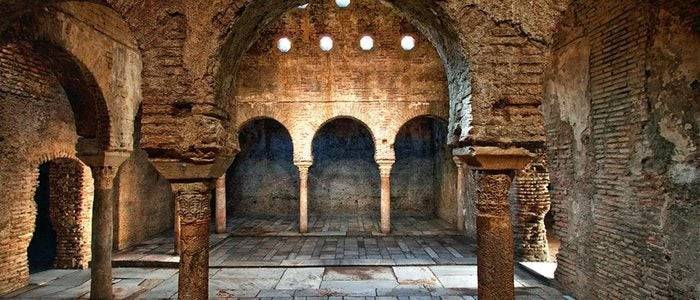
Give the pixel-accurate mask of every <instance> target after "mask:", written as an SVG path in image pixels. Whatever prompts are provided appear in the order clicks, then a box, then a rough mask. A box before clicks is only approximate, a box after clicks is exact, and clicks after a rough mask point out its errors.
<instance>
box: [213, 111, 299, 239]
mask: <svg viewBox="0 0 700 300" xmlns="http://www.w3.org/2000/svg"><path fill="white" fill-rule="evenodd" d="M239 141H240V144H241V152H240V153H238V155H237V156H236V159H235V160H234V162H233V164H232V165H231V167H230V168H229V170H228V172H227V177H226V178H227V183H226V187H227V190H228V191H229V192H228V193H227V199H226V202H227V212H228V213H227V215H228V216H230V217H229V221H230V222H232V224H231V226H229V228H232V229H233V230H234V231H236V232H241V231H245V230H246V228H249V227H250V226H252V225H251V224H250V222H247V221H248V218H250V217H255V218H256V219H258V220H260V219H263V220H264V219H274V218H279V217H282V218H285V219H290V220H293V219H295V218H296V216H297V214H298V212H299V196H298V190H299V176H298V172H297V169H296V167H295V166H294V164H293V160H292V155H293V144H292V138H291V136H290V135H289V132H288V131H287V129H286V128H285V127H284V125H282V124H281V123H279V122H278V121H276V120H274V119H271V118H257V119H254V120H251V121H249V122H247V123H246V124H244V125H243V126H241V129H240V132H239Z"/></svg>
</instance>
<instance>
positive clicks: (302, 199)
mask: <svg viewBox="0 0 700 300" xmlns="http://www.w3.org/2000/svg"><path fill="white" fill-rule="evenodd" d="M311 164H312V162H311V161H298V162H295V163H294V165H296V166H297V168H299V232H300V233H307V232H309V189H308V186H309V168H310V167H311Z"/></svg>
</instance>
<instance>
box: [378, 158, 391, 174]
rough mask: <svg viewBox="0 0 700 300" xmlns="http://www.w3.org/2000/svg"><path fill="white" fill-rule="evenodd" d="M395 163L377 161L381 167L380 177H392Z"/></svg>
mask: <svg viewBox="0 0 700 300" xmlns="http://www.w3.org/2000/svg"><path fill="white" fill-rule="evenodd" d="M394 162H395V161H394V160H393V159H380V160H377V164H378V165H379V175H380V176H381V177H390V176H391V168H392V167H393V166H394Z"/></svg>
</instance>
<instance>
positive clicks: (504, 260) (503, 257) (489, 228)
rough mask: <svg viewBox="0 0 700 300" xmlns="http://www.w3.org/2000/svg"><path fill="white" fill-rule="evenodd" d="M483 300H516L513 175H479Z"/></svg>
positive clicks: (479, 290) (478, 229)
mask: <svg viewBox="0 0 700 300" xmlns="http://www.w3.org/2000/svg"><path fill="white" fill-rule="evenodd" d="M475 177H476V182H477V185H478V191H477V194H476V197H477V199H476V209H477V214H476V228H477V265H478V269H477V276H478V282H479V289H478V294H479V299H486V300H490V299H513V298H514V297H515V288H514V286H513V276H514V274H513V266H514V259H513V229H512V225H511V221H510V210H509V203H508V191H509V189H510V185H511V183H512V180H513V172H512V171H476V173H475Z"/></svg>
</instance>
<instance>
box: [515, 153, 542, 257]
mask: <svg viewBox="0 0 700 300" xmlns="http://www.w3.org/2000/svg"><path fill="white" fill-rule="evenodd" d="M544 160H545V158H544V157H541V158H540V159H539V160H538V161H536V162H534V163H532V164H531V165H530V166H529V167H528V168H527V169H525V170H523V171H520V172H518V173H517V174H516V176H515V180H514V188H515V198H516V199H517V202H516V204H515V211H516V213H515V216H514V217H513V219H512V222H513V229H514V231H515V232H514V237H515V242H516V243H515V249H516V255H517V256H518V258H519V259H520V260H522V261H547V259H548V254H549V248H548V245H547V231H546V229H545V223H544V216H545V214H547V212H549V210H550V206H551V201H550V198H549V190H548V188H549V172H548V171H547V166H546V162H545V161H544Z"/></svg>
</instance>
